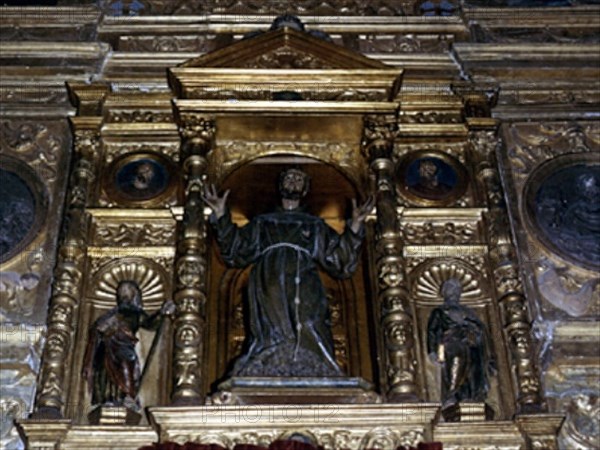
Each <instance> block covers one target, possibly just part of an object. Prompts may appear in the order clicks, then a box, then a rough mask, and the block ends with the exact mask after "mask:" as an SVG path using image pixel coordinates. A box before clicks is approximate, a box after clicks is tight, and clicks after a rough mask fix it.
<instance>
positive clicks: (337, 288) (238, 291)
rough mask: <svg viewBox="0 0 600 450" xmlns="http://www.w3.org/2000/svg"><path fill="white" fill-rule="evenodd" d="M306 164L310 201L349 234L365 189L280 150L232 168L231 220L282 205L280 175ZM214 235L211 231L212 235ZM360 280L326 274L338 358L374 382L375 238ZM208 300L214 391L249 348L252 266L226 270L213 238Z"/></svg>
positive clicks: (227, 183)
mask: <svg viewBox="0 0 600 450" xmlns="http://www.w3.org/2000/svg"><path fill="white" fill-rule="evenodd" d="M290 166H299V167H301V168H302V169H303V170H304V171H305V172H307V173H308V174H309V176H310V177H311V192H310V193H309V194H308V195H307V197H306V198H305V200H304V206H305V207H306V209H307V210H308V212H310V213H311V214H314V215H317V216H319V217H321V218H323V219H324V220H325V221H326V222H327V223H328V224H329V225H330V226H331V227H332V228H334V229H335V230H336V231H338V232H342V231H343V229H344V226H345V221H346V219H347V218H348V216H349V215H350V208H351V206H350V204H351V202H350V200H351V199H352V198H356V197H359V198H362V197H364V195H361V193H360V189H358V188H357V187H355V185H354V184H353V183H352V182H351V181H350V180H349V179H348V178H347V177H346V176H345V175H344V174H343V173H341V172H340V171H339V170H337V169H336V168H335V167H333V166H332V165H329V164H324V163H323V162H320V161H317V160H315V159H310V158H306V157H298V156H290V155H276V156H269V157H263V158H258V159H256V160H253V161H252V162H249V163H247V164H245V165H243V166H241V167H239V168H238V169H237V170H235V171H234V172H232V173H231V174H230V175H229V176H228V177H227V178H226V179H225V180H224V181H223V183H222V184H221V185H220V186H219V189H220V190H223V191H224V190H226V189H231V194H230V196H229V201H228V204H229V207H230V210H231V213H232V219H233V221H234V222H235V223H236V224H237V225H238V226H243V225H244V224H246V223H247V222H248V221H249V220H250V219H252V218H253V217H255V216H256V215H259V214H263V213H266V212H269V211H272V210H273V209H275V207H276V206H277V205H278V204H279V193H278V190H277V180H278V177H279V173H280V172H281V170H282V169H284V168H286V167H290ZM209 234H211V233H210V232H209ZM362 252H363V257H362V258H361V262H360V264H359V266H358V268H357V270H356V272H355V274H354V276H353V277H351V278H350V279H347V280H335V279H332V278H331V277H329V276H328V275H326V274H325V273H323V272H321V273H320V275H321V279H322V281H323V284H324V286H325V289H326V292H327V295H328V297H329V309H330V317H331V323H332V331H333V335H334V342H335V347H336V348H335V353H336V358H337V360H338V363H339V364H340V366H341V367H342V368H343V370H344V371H345V373H346V374H347V375H348V376H353V377H362V378H364V379H366V380H368V381H371V382H372V381H373V380H374V379H375V378H374V375H373V370H374V367H375V364H374V359H375V353H376V352H375V351H374V348H375V339H374V327H373V325H372V324H373V322H374V321H373V317H372V316H373V302H372V297H373V296H372V295H371V289H372V288H371V286H369V284H368V280H369V277H368V267H369V263H368V260H369V259H370V258H369V257H368V254H369V242H368V239H367V241H366V242H365V243H364V244H363V248H362ZM209 261H210V262H209V272H210V273H209V296H208V298H209V301H208V304H207V324H208V326H207V336H206V339H207V341H206V342H207V345H206V347H205V348H206V349H207V357H206V360H205V361H206V367H205V373H207V377H206V380H207V386H206V388H207V390H208V391H214V390H215V388H216V384H215V383H218V382H219V381H222V380H223V378H224V377H226V375H227V371H228V369H229V366H230V364H231V362H232V361H233V360H234V358H235V357H236V356H237V355H239V354H240V352H241V351H242V346H243V343H244V338H245V330H246V329H247V327H246V318H247V314H246V311H245V308H246V306H245V302H244V300H245V296H246V288H247V282H248V275H249V272H250V268H246V269H231V268H227V267H225V265H224V264H223V262H222V260H221V258H220V256H219V250H218V247H217V245H216V242H215V241H214V238H213V237H212V236H209Z"/></svg>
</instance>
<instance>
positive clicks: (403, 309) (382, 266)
mask: <svg viewBox="0 0 600 450" xmlns="http://www.w3.org/2000/svg"><path fill="white" fill-rule="evenodd" d="M397 132H398V125H397V118H396V116H368V117H366V118H365V128H364V134H363V142H362V147H363V152H364V154H365V156H366V157H367V158H368V159H369V161H370V167H371V170H372V171H373V173H374V174H375V180H376V201H377V203H376V204H377V230H376V247H375V248H376V255H377V280H378V295H377V300H378V304H379V307H380V311H381V327H382V330H383V345H384V350H385V357H384V361H385V367H384V373H385V374H386V384H387V401H390V402H401V401H407V400H416V398H417V395H416V383H415V372H416V361H415V357H414V345H415V342H414V338H413V318H412V315H411V313H410V306H409V300H408V299H409V294H408V290H407V288H406V274H405V262H404V258H403V257H402V248H401V245H400V234H399V231H398V216H397V212H396V204H397V203H396V197H395V189H394V185H393V173H394V163H393V161H392V151H393V145H394V139H395V137H396V135H397Z"/></svg>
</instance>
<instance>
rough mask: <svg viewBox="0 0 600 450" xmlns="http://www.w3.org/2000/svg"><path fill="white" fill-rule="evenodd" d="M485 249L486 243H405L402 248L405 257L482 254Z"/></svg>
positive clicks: (444, 256)
mask: <svg viewBox="0 0 600 450" xmlns="http://www.w3.org/2000/svg"><path fill="white" fill-rule="evenodd" d="M487 251H488V247H487V245H446V244H442V245H407V246H405V247H404V248H403V254H404V257H405V258H450V257H461V256H462V257H465V256H484V255H486V254H487Z"/></svg>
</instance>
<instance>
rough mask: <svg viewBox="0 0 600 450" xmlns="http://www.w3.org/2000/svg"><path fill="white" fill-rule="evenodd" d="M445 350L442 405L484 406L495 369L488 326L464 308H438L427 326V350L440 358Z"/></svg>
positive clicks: (447, 306)
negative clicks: (470, 403)
mask: <svg viewBox="0 0 600 450" xmlns="http://www.w3.org/2000/svg"><path fill="white" fill-rule="evenodd" d="M440 345H443V346H444V365H443V369H442V402H443V403H444V404H452V403H456V402H460V401H464V400H470V401H478V402H482V401H484V400H485V397H486V394H487V392H488V390H489V383H488V372H489V370H490V369H494V368H495V361H494V359H493V356H492V352H491V351H490V341H489V336H488V333H487V329H486V327H485V325H484V324H483V323H482V322H481V321H480V320H479V318H478V317H477V315H476V314H475V312H473V310H471V309H470V308H468V307H466V306H462V305H458V304H457V305H454V304H450V305H448V304H444V305H442V306H440V307H438V308H435V309H434V310H433V311H432V312H431V315H430V316H429V322H428V325H427V349H428V353H429V354H433V355H435V356H436V357H437V356H438V350H439V346H440Z"/></svg>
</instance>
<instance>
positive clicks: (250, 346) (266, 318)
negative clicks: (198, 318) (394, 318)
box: [204, 168, 373, 377]
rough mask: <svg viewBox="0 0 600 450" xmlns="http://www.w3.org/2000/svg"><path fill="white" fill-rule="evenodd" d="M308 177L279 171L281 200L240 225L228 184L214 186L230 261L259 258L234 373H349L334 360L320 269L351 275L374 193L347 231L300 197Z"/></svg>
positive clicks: (219, 234) (211, 196) (216, 216)
mask: <svg viewBox="0 0 600 450" xmlns="http://www.w3.org/2000/svg"><path fill="white" fill-rule="evenodd" d="M309 183H310V180H309V177H308V175H307V174H306V173H304V172H303V171H302V170H299V169H295V168H293V169H288V170H285V171H283V172H282V173H281V174H280V177H279V190H280V194H281V199H282V202H281V207H280V208H279V209H278V210H277V211H275V212H272V213H269V214H262V215H259V216H257V217H255V218H254V219H252V220H251V221H250V222H249V223H248V224H247V225H246V226H244V227H242V228H238V227H237V226H236V225H235V224H233V223H232V221H231V216H230V214H229V212H228V210H227V207H226V201H227V197H228V195H229V191H227V192H225V194H224V195H222V196H219V195H218V193H217V191H216V188H215V187H214V186H207V187H206V189H205V192H204V200H205V202H206V203H207V204H208V205H209V206H210V207H211V209H212V210H213V214H212V215H211V218H210V220H211V223H212V225H213V226H214V229H215V231H216V238H217V242H218V244H219V247H220V250H221V256H222V258H223V260H224V262H225V263H226V264H227V265H228V266H231V267H238V268H243V267H246V266H248V265H252V270H251V272H250V278H249V282H248V301H249V305H248V306H249V307H248V311H249V315H250V316H249V320H248V322H249V330H247V340H246V347H245V351H244V352H243V354H242V355H241V356H240V357H239V358H238V359H237V360H236V361H235V363H234V365H233V369H232V371H231V373H230V375H231V376H283V377H288V376H342V375H343V374H342V371H341V369H340V368H339V366H338V364H337V363H336V361H335V357H334V348H333V337H332V333H331V329H330V322H329V312H328V305H327V297H326V294H325V289H324V287H323V284H322V282H321V280H320V278H319V274H318V269H319V268H321V269H322V270H324V271H325V272H327V273H328V274H329V275H331V276H332V277H336V278H347V277H350V276H351V275H352V273H353V272H354V270H355V269H356V266H357V264H358V258H359V253H360V247H361V243H362V240H363V236H364V226H363V224H364V221H365V218H366V216H367V215H368V213H369V212H370V211H371V209H372V208H373V199H371V198H370V199H369V200H367V201H366V202H365V203H364V204H363V205H361V206H357V205H356V201H353V211H352V218H351V219H350V220H349V221H348V223H347V225H346V229H345V231H344V232H343V234H341V235H340V234H338V233H337V232H336V231H335V230H333V229H332V228H330V227H329V226H328V225H327V224H326V223H325V222H324V221H323V220H322V219H321V218H319V217H315V216H313V215H311V214H308V213H307V212H306V211H305V210H304V209H303V208H302V207H301V206H300V201H301V199H302V198H303V197H304V196H305V195H306V194H307V192H308V190H309Z"/></svg>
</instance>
